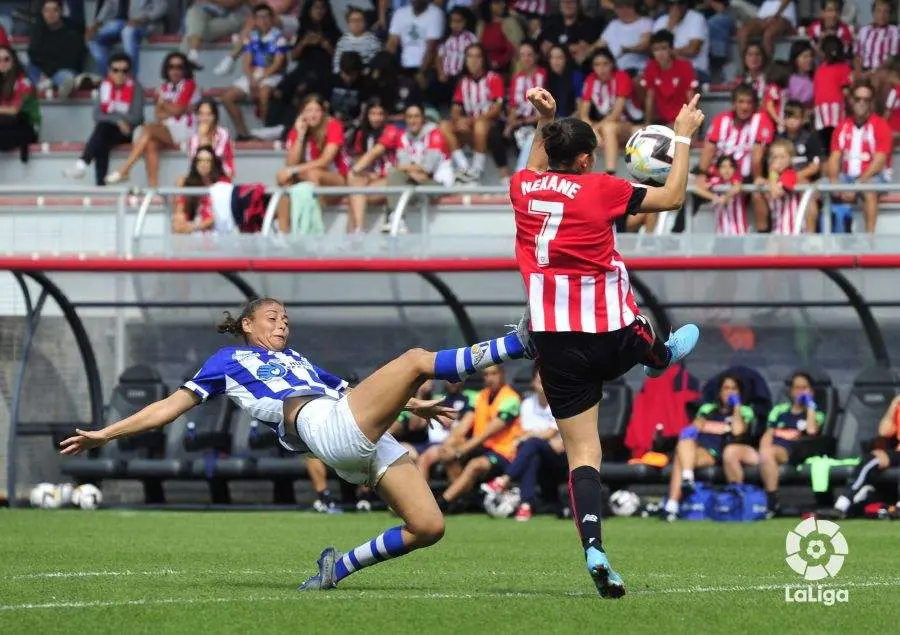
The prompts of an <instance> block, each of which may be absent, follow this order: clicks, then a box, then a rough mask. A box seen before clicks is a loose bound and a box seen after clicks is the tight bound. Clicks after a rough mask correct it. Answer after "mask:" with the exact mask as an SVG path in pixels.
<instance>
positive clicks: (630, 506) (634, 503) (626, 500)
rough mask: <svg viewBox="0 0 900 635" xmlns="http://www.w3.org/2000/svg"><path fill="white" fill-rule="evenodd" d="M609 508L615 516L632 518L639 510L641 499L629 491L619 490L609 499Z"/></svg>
mask: <svg viewBox="0 0 900 635" xmlns="http://www.w3.org/2000/svg"><path fill="white" fill-rule="evenodd" d="M609 506H610V507H611V508H612V512H613V514H615V515H616V516H634V515H635V514H636V513H637V512H638V510H639V509H640V508H641V497H640V496H638V495H637V494H635V493H634V492H631V491H629V490H625V489H620V490H618V491H616V492H613V494H612V496H610V497H609Z"/></svg>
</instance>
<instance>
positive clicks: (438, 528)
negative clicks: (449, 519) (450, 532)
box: [406, 512, 446, 547]
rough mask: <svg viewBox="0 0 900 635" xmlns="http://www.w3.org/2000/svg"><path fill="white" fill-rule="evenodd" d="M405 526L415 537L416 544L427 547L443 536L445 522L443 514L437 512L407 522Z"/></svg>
mask: <svg viewBox="0 0 900 635" xmlns="http://www.w3.org/2000/svg"><path fill="white" fill-rule="evenodd" d="M406 528H407V530H409V532H410V533H412V534H413V535H414V536H415V537H416V544H417V545H418V546H420V547H429V546H431V545H433V544H435V543H437V542H438V541H439V540H440V539H441V538H443V537H444V532H445V531H446V524H445V523H444V516H443V515H442V514H441V513H440V512H438V513H435V514H429V515H428V516H427V517H424V518H420V519H416V520H415V521H413V522H410V523H407V525H406Z"/></svg>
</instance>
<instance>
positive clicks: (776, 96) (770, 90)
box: [763, 84, 787, 121]
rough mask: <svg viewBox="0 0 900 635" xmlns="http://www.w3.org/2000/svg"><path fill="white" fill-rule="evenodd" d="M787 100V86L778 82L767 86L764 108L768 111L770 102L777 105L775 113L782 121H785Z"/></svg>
mask: <svg viewBox="0 0 900 635" xmlns="http://www.w3.org/2000/svg"><path fill="white" fill-rule="evenodd" d="M786 101H787V88H782V87H781V86H778V85H777V84H768V85H767V86H766V95H765V97H763V109H764V110H765V112H766V113H768V112H769V111H768V107H769V104H773V105H774V106H775V114H776V115H777V116H778V118H779V119H780V120H781V121H784V104H785V102H786Z"/></svg>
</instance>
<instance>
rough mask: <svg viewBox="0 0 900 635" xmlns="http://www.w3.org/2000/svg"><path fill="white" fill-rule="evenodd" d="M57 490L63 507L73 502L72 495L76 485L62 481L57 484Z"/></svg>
mask: <svg viewBox="0 0 900 635" xmlns="http://www.w3.org/2000/svg"><path fill="white" fill-rule="evenodd" d="M56 491H57V492H58V493H59V503H60V505H62V506H63V507H66V506H68V505H71V504H72V495H73V494H74V493H75V485H73V484H72V483H62V484H60V485H57V486H56Z"/></svg>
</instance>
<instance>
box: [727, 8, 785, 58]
mask: <svg viewBox="0 0 900 635" xmlns="http://www.w3.org/2000/svg"><path fill="white" fill-rule="evenodd" d="M796 26H797V7H796V6H794V2H793V0H765V1H764V2H763V3H762V4H761V5H760V7H759V10H758V11H757V12H756V18H754V19H752V20H747V21H746V22H744V24H743V25H742V26H741V28H740V29H738V32H737V38H738V44H739V45H740V48H741V51H742V52H743V51H746V50H747V43H748V42H749V41H750V39H751V38H756V37H759V36H762V43H763V49H764V50H765V52H766V55H768V56H769V59H774V57H775V42H776V41H777V40H778V38H780V37H782V36H785V35H788V34H789V33H791V31H793V29H794V27H796Z"/></svg>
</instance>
